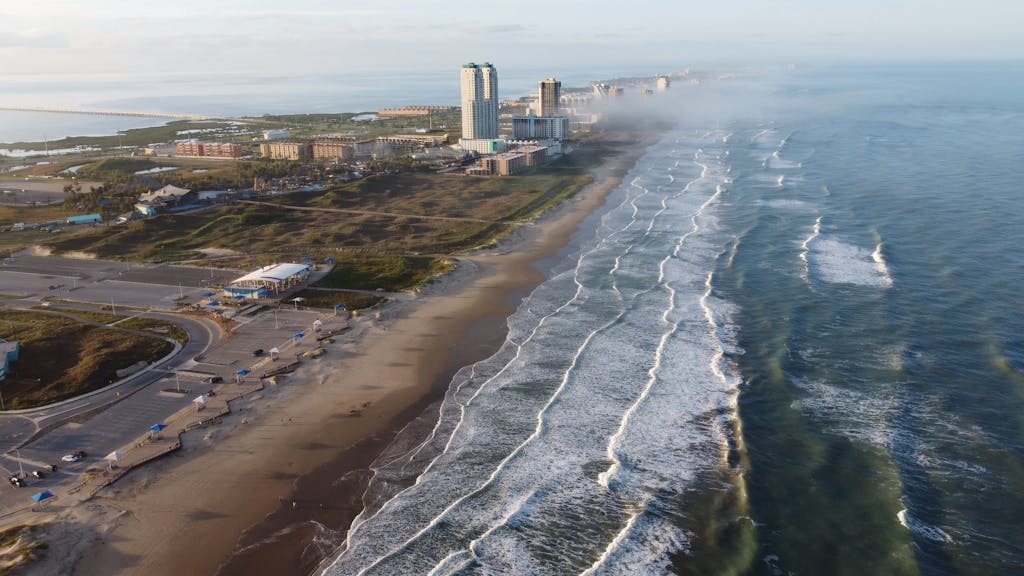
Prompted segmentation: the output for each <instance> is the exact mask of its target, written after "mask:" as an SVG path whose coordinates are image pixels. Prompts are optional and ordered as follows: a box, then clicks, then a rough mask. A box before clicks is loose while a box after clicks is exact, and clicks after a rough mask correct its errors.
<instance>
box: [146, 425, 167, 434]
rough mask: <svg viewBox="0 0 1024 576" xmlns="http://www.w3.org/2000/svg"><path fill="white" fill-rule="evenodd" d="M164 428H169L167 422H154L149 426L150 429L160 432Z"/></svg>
mask: <svg viewBox="0 0 1024 576" xmlns="http://www.w3.org/2000/svg"><path fill="white" fill-rule="evenodd" d="M164 428H167V424H153V425H152V426H150V427H149V429H150V430H152V431H153V432H159V431H161V430H163V429H164Z"/></svg>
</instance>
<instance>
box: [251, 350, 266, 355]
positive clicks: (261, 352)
mask: <svg viewBox="0 0 1024 576" xmlns="http://www.w3.org/2000/svg"><path fill="white" fill-rule="evenodd" d="M252 355H253V356H263V348H257V349H255V350H253V351H252Z"/></svg>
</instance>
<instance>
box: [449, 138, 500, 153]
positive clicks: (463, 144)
mask: <svg viewBox="0 0 1024 576" xmlns="http://www.w3.org/2000/svg"><path fill="white" fill-rule="evenodd" d="M459 148H462V149H463V150H467V151H469V152H476V153H477V154H496V153H498V152H504V151H505V141H504V140H502V139H500V138H494V139H479V138H459Z"/></svg>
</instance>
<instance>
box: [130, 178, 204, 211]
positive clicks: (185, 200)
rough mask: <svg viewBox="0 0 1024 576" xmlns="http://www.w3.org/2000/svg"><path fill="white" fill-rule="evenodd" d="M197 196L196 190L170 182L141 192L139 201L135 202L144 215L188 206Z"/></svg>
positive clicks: (137, 209) (137, 208)
mask: <svg viewBox="0 0 1024 576" xmlns="http://www.w3.org/2000/svg"><path fill="white" fill-rule="evenodd" d="M196 198H197V194H196V193H195V192H193V191H191V190H189V189H187V188H178V187H177V186H173V185H171V184H168V185H167V186H164V187H163V188H160V189H158V190H153V191H150V192H146V193H144V194H141V195H140V196H139V201H138V202H136V203H135V211H136V212H138V213H139V214H141V215H143V216H153V215H155V214H158V213H159V212H162V211H164V210H168V209H174V208H177V207H180V206H188V205H190V203H192V202H195V200H196Z"/></svg>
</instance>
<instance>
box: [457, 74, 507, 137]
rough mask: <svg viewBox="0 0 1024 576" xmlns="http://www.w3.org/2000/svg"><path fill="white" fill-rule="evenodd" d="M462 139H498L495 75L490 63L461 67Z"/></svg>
mask: <svg viewBox="0 0 1024 576" xmlns="http://www.w3.org/2000/svg"><path fill="white" fill-rule="evenodd" d="M462 137H463V138H464V139H466V140H488V139H494V138H497V137H498V72H497V70H495V68H494V66H492V65H490V64H489V63H484V64H474V63H469V64H465V65H463V66H462Z"/></svg>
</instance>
